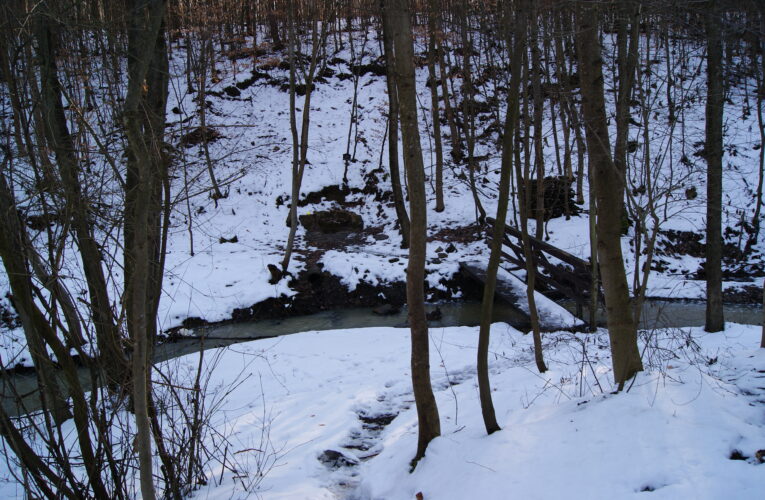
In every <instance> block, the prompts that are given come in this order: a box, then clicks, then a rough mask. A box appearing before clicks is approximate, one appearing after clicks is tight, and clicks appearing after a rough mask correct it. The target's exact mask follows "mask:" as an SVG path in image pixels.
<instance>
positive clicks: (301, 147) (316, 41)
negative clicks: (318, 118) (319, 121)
mask: <svg viewBox="0 0 765 500" xmlns="http://www.w3.org/2000/svg"><path fill="white" fill-rule="evenodd" d="M288 23H289V27H288V30H289V42H288V43H289V54H290V56H289V57H290V59H289V61H290V129H291V130H292V198H291V205H290V215H289V221H290V233H289V236H288V237H287V249H286V250H285V252H284V260H283V261H282V274H284V273H286V272H287V269H288V268H289V265H290V259H291V257H292V249H293V247H294V245H295V234H296V233H297V226H298V218H297V207H298V201H299V200H300V186H301V184H302V183H303V174H304V172H305V166H306V164H307V163H308V132H309V130H310V125H311V95H312V94H313V79H314V76H315V75H316V68H317V66H318V64H319V49H320V48H321V46H322V44H323V43H324V41H325V39H326V34H327V23H326V22H323V20H322V22H321V31H319V28H318V26H317V24H318V21H317V20H314V21H313V28H312V34H311V61H310V64H309V67H308V72H307V73H306V76H305V81H304V82H303V84H304V85H305V99H304V101H303V113H302V115H301V123H300V141H298V138H297V122H296V118H295V110H296V109H295V93H296V89H295V86H296V83H295V71H296V69H295V67H296V65H297V60H296V59H295V50H296V45H297V35H296V33H295V31H296V29H295V25H294V24H295V12H294V0H289V20H288Z"/></svg>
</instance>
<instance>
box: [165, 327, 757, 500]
mask: <svg viewBox="0 0 765 500" xmlns="http://www.w3.org/2000/svg"><path fill="white" fill-rule="evenodd" d="M477 335H478V334H477V328H467V327H461V328H445V329H433V330H431V332H430V338H431V376H432V379H433V386H434V390H435V393H436V399H437V401H438V406H439V411H440V415H441V432H442V435H441V437H439V438H437V439H436V440H435V441H433V442H432V443H431V445H430V447H429V448H428V452H427V455H426V457H425V458H424V459H423V460H422V461H421V462H420V463H419V465H418V466H417V467H416V469H415V471H414V472H413V473H411V474H410V473H409V461H410V460H411V458H412V456H413V455H414V451H415V448H416V443H417V425H416V424H417V417H416V413H415V409H414V406H413V399H412V394H411V381H410V378H409V377H410V370H409V355H408V352H409V332H408V330H406V329H395V328H368V329H359V330H343V331H325V332H305V333H300V334H296V335H291V336H287V337H281V338H278V339H269V340H260V341H255V342H250V343H247V344H240V345H237V346H235V347H232V348H229V349H226V350H223V351H222V352H221V353H220V354H219V356H220V359H219V362H218V364H217V368H216V370H215V371H214V372H213V373H212V379H211V383H210V387H216V386H217V387H218V391H219V392H223V393H225V392H226V391H227V390H228V389H227V388H228V387H229V386H230V385H231V384H232V382H233V381H234V380H237V381H242V380H243V382H244V383H241V384H240V385H238V386H237V387H236V388H235V389H234V390H233V391H232V392H230V393H228V394H227V395H226V397H225V403H224V404H223V405H222V406H221V408H220V410H219V411H218V412H217V413H216V414H215V415H214V416H213V422H214V424H215V425H216V426H218V427H219V429H221V432H225V433H226V435H228V436H229V439H230V441H231V443H232V444H231V448H230V449H229V454H232V453H233V454H234V455H233V456H234V457H236V459H237V460H238V461H239V462H240V463H242V464H246V463H250V464H255V463H257V462H258V460H257V456H258V454H259V453H260V452H259V451H256V450H254V448H257V449H259V450H263V451H264V452H265V456H267V457H268V458H269V460H266V462H267V463H268V464H269V467H268V470H266V472H265V477H263V478H262V482H261V483H260V485H259V488H258V489H257V492H253V491H245V490H244V486H243V485H246V484H248V483H247V482H248V481H252V480H253V478H257V479H261V478H258V477H257V476H256V475H255V474H254V470H246V468H242V469H238V474H232V473H231V472H230V471H225V472H223V473H221V470H220V469H219V468H212V469H208V470H207V475H208V480H209V484H208V485H207V486H205V487H203V488H202V489H201V490H199V491H197V492H196V493H195V494H194V496H193V498H196V499H228V498H263V499H266V500H270V499H295V500H298V499H334V498H348V499H359V500H362V499H363V500H372V499H376V500H377V499H379V500H382V499H385V500H398V499H401V500H411V499H414V498H415V497H416V494H417V493H418V492H421V493H422V495H423V498H425V499H438V500H450V499H454V500H464V499H468V498H481V499H505V498H514V497H523V498H539V499H549V498H563V497H565V498H572V499H580V498H581V499H591V498H632V497H635V498H641V497H642V496H644V495H647V494H649V493H646V492H649V491H652V493H650V495H651V498H667V499H701V498H709V499H720V498H759V496H760V495H761V493H762V491H763V487H765V479H764V478H763V474H765V464H758V463H757V462H756V459H755V458H754V456H755V453H756V452H757V450H762V449H765V349H757V346H758V345H759V335H760V329H759V328H758V327H752V326H742V325H728V329H727V330H726V331H725V332H724V333H717V334H707V333H704V332H703V330H701V329H698V328H694V329H687V330H672V331H666V330H663V331H655V332H651V333H644V334H643V336H642V343H641V345H642V346H643V348H644V351H643V352H644V359H645V362H646V371H645V372H643V373H641V374H640V375H639V376H638V377H637V379H636V380H635V381H634V383H633V384H631V386H630V387H629V390H628V391H626V392H623V393H620V394H612V391H613V390H614V387H613V385H612V382H611V365H610V363H611V360H610V357H609V354H608V352H609V351H608V341H607V335H606V333H605V332H604V331H602V330H601V331H599V332H598V333H596V334H570V333H552V334H545V336H544V346H545V357H546V361H547V364H548V366H549V371H548V372H547V373H544V374H539V373H538V372H537V371H536V368H535V365H534V360H533V354H532V341H531V338H530V336H529V335H523V334H521V333H520V332H518V331H516V330H514V329H513V328H511V327H509V326H508V325H506V324H502V323H498V324H495V325H494V326H493V328H492V343H491V350H490V370H491V383H492V387H493V389H494V390H493V399H494V405H495V407H496V410H497V418H498V421H499V423H500V425H501V426H502V428H503V430H502V431H500V432H497V433H495V434H493V435H491V436H487V435H486V433H485V431H484V427H483V421H482V418H481V413H480V406H479V400H478V389H477V382H476V376H475V356H476V342H477ZM214 356H215V354H214V352H208V353H207V354H206V357H208V358H212V357H214ZM197 361H198V359H197V355H190V356H187V357H185V358H182V359H181V360H174V361H172V362H171V363H174V364H173V370H174V371H183V370H184V369H189V370H192V369H193V368H194V367H195V366H196V363H197ZM237 383H239V382H237ZM211 397H212V396H211ZM394 416H395V418H393V417H394ZM376 417H377V418H376ZM391 418H392V421H390V420H391ZM387 421H390V423H389V424H388V425H384V424H385V423H387ZM264 429H265V430H266V431H267V435H268V439H267V442H266V443H263V442H262V441H261V439H262V436H263V431H264ZM242 450H244V451H242ZM327 450H330V451H332V452H336V453H325V452H326V451H327ZM736 452H739V454H740V455H742V456H744V457H748V458H747V459H745V460H731V459H730V457H731V455H732V454H735V453H736ZM322 455H324V456H323V457H322ZM265 456H262V457H261V458H266V457H265ZM327 457H329V460H327ZM320 458H324V461H325V462H330V463H324V462H322V460H320ZM341 464H342V465H341ZM252 467H253V468H254V465H253V466H252ZM234 475H238V476H242V477H243V479H242V478H234V477H233V476H234ZM221 478H222V481H221Z"/></svg>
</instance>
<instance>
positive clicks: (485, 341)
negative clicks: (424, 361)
mask: <svg viewBox="0 0 765 500" xmlns="http://www.w3.org/2000/svg"><path fill="white" fill-rule="evenodd" d="M523 7H524V8H525V7H526V3H525V2H524V5H523ZM524 12H525V10H523V9H520V8H519V9H518V10H516V14H515V15H516V19H515V26H514V30H513V33H514V36H513V47H512V53H511V55H510V64H511V67H510V74H511V78H512V81H511V83H510V89H509V91H508V94H507V115H506V116H505V126H504V130H503V132H502V166H501V170H500V178H499V200H498V203H497V217H496V219H495V221H494V228H493V231H492V240H491V253H490V255H489V265H488V267H487V268H486V283H485V284H484V288H483V302H482V303H481V327H480V330H479V333H478V353H477V358H478V359H477V375H478V393H479V396H480V398H481V413H482V415H483V423H484V426H485V427H486V432H487V433H488V434H492V433H494V432H496V431H498V430H501V427H500V426H499V424H498V423H497V417H496V414H495V412H494V403H493V401H492V397H491V383H490V381H489V341H490V334H491V320H492V315H493V312H494V293H495V291H496V286H497V271H498V269H499V261H500V259H501V257H502V239H503V237H504V234H505V221H506V219H507V206H508V202H509V198H510V178H511V177H512V168H513V159H514V156H515V152H514V151H513V149H514V148H513V146H514V144H515V131H516V128H517V125H518V115H519V109H520V105H519V94H520V84H521V61H522V60H523V51H525V50H526V46H525V45H526V44H525V42H526V40H525V38H526V37H525V34H526V19H525V17H526V16H524V15H523V13H524ZM508 38H510V37H508ZM532 293H533V292H532Z"/></svg>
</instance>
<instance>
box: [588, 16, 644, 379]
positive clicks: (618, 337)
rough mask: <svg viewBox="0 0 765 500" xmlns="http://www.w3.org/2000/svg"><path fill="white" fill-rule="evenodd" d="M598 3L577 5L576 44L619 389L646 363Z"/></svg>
mask: <svg viewBox="0 0 765 500" xmlns="http://www.w3.org/2000/svg"><path fill="white" fill-rule="evenodd" d="M596 5H597V4H596V3H595V2H592V1H587V2H582V3H580V4H579V5H578V8H577V13H576V14H577V15H576V27H577V32H576V41H577V56H578V60H579V72H580V78H581V89H582V110H583V118H584V124H585V130H586V136H587V152H588V155H589V161H590V165H591V169H592V174H593V177H592V178H591V179H590V180H591V182H592V183H593V186H591V187H592V188H594V191H595V196H596V197H597V204H598V215H597V232H598V234H597V239H598V260H599V262H600V270H601V274H602V281H603V291H604V295H605V299H606V313H607V322H608V332H609V338H610V340H611V353H612V360H613V361H612V363H613V369H614V380H615V382H616V383H617V384H619V388H620V389H621V388H623V387H624V383H625V382H626V381H627V380H629V379H630V378H632V377H633V376H634V375H635V373H637V372H639V371H642V369H643V364H642V362H641V360H640V351H639V350H638V346H637V329H636V327H635V323H634V321H633V318H632V309H631V307H630V301H629V288H628V286H627V277H626V274H625V271H624V259H623V257H622V249H621V215H622V210H623V206H624V205H623V204H624V172H623V171H620V170H619V169H618V167H617V165H616V164H615V163H614V161H613V159H612V158H611V151H610V149H611V147H610V141H609V136H608V128H607V121H606V108H605V97H604V94H603V68H602V60H601V56H600V43H599V41H598V31H597V20H598V16H597V8H596ZM593 181H594V182H593Z"/></svg>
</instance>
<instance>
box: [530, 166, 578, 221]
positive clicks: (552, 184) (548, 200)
mask: <svg viewBox="0 0 765 500" xmlns="http://www.w3.org/2000/svg"><path fill="white" fill-rule="evenodd" d="M573 181H574V180H573V179H568V178H566V177H565V176H557V177H545V178H544V182H543V186H542V188H543V190H544V194H543V196H544V220H550V219H556V218H558V217H562V216H564V215H565V214H566V210H568V213H569V215H577V214H578V213H579V212H580V210H579V207H578V206H577V205H576V199H575V194H574V190H573V189H571V183H572V182H573ZM538 185H539V183H538V182H537V180H536V179H533V180H531V181H529V189H530V190H531V193H530V195H531V203H530V204H529V213H530V214H531V215H532V216H536V214H537V189H538Z"/></svg>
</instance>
